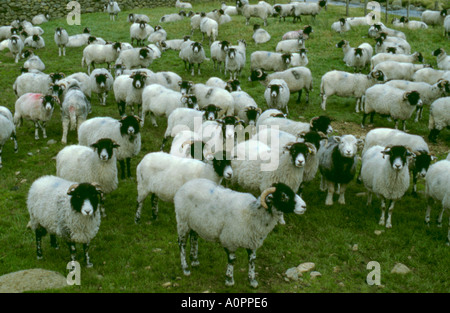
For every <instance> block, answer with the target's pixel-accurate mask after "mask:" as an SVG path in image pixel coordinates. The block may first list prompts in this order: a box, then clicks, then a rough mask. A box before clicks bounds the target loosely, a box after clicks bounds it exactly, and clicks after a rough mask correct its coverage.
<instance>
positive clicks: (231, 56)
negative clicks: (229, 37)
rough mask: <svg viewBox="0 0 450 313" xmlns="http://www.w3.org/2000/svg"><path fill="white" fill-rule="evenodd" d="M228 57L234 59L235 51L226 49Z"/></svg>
mask: <svg viewBox="0 0 450 313" xmlns="http://www.w3.org/2000/svg"><path fill="white" fill-rule="evenodd" d="M228 57H229V58H230V59H234V58H235V57H236V49H235V48H230V49H228Z"/></svg>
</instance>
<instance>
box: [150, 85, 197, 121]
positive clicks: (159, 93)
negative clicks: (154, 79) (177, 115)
mask: <svg viewBox="0 0 450 313" xmlns="http://www.w3.org/2000/svg"><path fill="white" fill-rule="evenodd" d="M181 107H189V108H193V109H196V108H197V99H196V97H195V96H192V95H183V94H182V93H181V92H179V91H174V90H172V89H169V88H167V87H164V86H162V85H159V84H151V85H148V86H146V87H145V88H144V90H143V91H142V115H141V126H144V121H145V116H146V115H147V114H148V113H150V118H151V122H152V124H153V126H154V127H158V124H157V122H156V118H155V117H156V116H158V117H160V116H165V117H166V118H167V117H169V115H170V113H172V112H173V111H174V110H175V109H177V108H181Z"/></svg>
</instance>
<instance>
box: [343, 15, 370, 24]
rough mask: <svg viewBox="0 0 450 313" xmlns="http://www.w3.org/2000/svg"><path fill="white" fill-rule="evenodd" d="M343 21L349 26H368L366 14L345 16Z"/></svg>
mask: <svg viewBox="0 0 450 313" xmlns="http://www.w3.org/2000/svg"><path fill="white" fill-rule="evenodd" d="M345 21H346V22H347V23H348V24H349V25H350V27H356V26H368V25H369V23H368V22H367V17H366V16H360V17H347V18H346V19H345Z"/></svg>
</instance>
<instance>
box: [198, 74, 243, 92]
mask: <svg viewBox="0 0 450 313" xmlns="http://www.w3.org/2000/svg"><path fill="white" fill-rule="evenodd" d="M205 85H207V86H211V87H219V88H222V89H225V90H227V91H228V92H232V91H241V83H240V82H239V80H238V79H230V80H228V81H224V80H223V79H222V78H219V77H215V76H213V77H210V78H208V80H207V81H206V82H205Z"/></svg>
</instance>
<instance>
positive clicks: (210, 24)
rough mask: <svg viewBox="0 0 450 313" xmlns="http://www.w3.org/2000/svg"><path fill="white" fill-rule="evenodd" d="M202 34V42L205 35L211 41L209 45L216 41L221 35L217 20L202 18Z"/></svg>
mask: <svg viewBox="0 0 450 313" xmlns="http://www.w3.org/2000/svg"><path fill="white" fill-rule="evenodd" d="M200 32H201V33H202V41H203V40H204V39H205V35H206V36H207V37H208V39H209V44H210V45H211V43H212V42H214V41H216V38H217V36H218V35H219V23H217V22H216V21H215V20H213V19H211V18H209V17H206V16H202V19H201V21H200Z"/></svg>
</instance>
